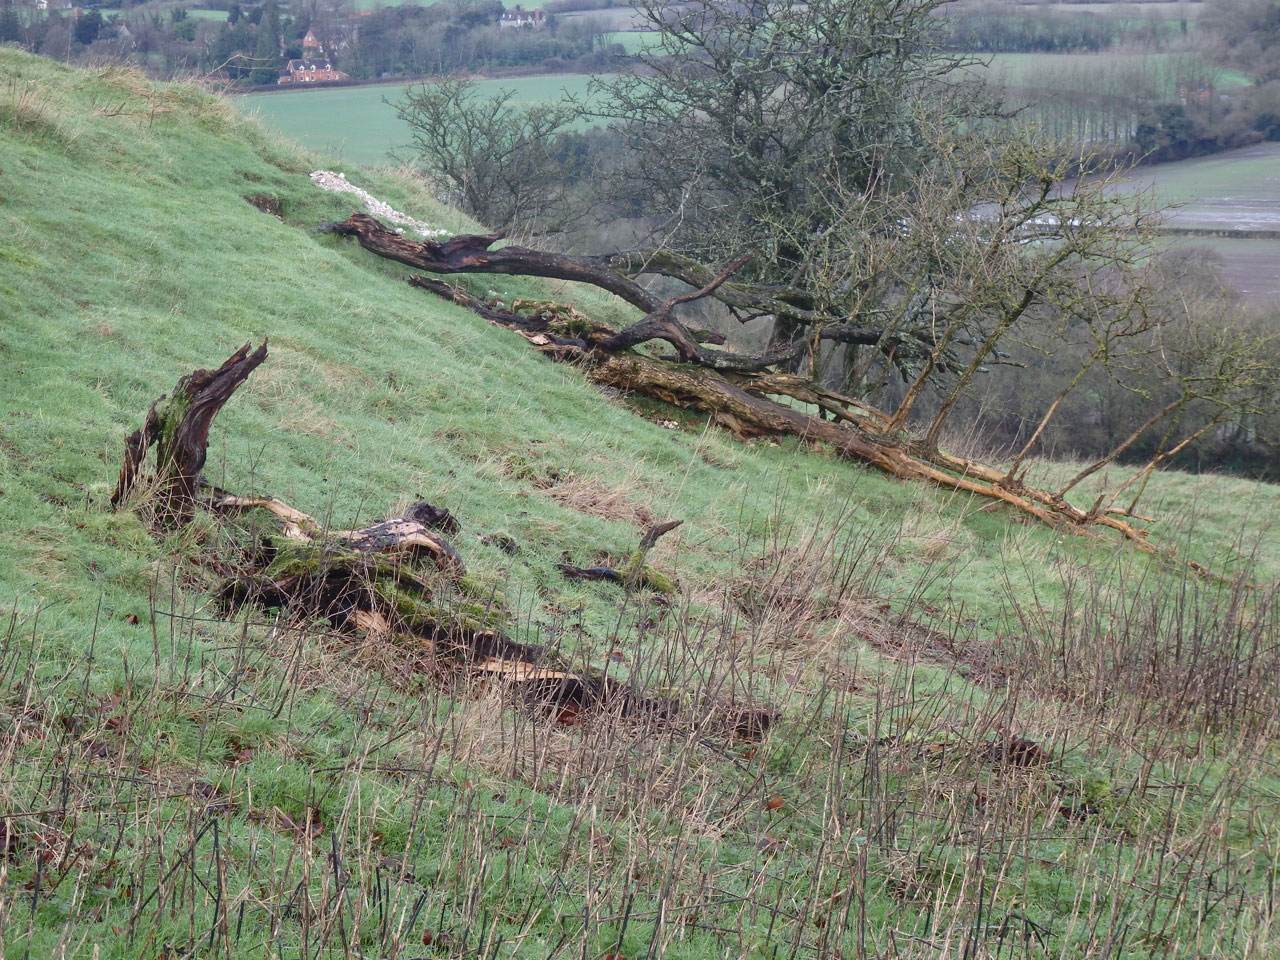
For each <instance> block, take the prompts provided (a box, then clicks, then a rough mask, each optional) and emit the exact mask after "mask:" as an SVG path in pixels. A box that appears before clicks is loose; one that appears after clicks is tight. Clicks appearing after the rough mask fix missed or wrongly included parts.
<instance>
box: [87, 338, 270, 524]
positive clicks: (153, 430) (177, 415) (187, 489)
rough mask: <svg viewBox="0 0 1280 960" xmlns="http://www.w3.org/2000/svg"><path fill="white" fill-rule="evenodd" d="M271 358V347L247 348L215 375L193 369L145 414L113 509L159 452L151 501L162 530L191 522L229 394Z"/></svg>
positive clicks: (127, 448) (131, 443) (131, 439)
mask: <svg viewBox="0 0 1280 960" xmlns="http://www.w3.org/2000/svg"><path fill="white" fill-rule="evenodd" d="M266 358H267V343H266V341H265V340H264V341H263V342H262V345H261V346H260V347H258V348H257V349H256V350H254V351H253V352H252V353H250V352H249V344H247V343H246V344H245V345H244V346H242V347H241V348H240V349H239V350H237V351H236V352H235V353H233V354H232V355H231V356H230V357H228V358H227V359H226V361H225V362H224V363H223V364H222V366H220V367H219V368H218V369H217V370H195V371H193V372H192V373H190V374H188V375H186V376H184V377H182V378H181V379H180V380H179V381H178V384H177V386H176V387H174V390H173V393H172V394H170V395H169V396H168V397H160V398H159V399H158V400H156V401H155V402H154V403H153V404H151V408H150V409H149V410H148V411H147V418H146V421H145V422H144V423H143V425H142V428H141V429H139V430H135V431H134V432H133V433H132V434H131V435H130V436H129V438H128V440H126V441H125V455H124V463H123V464H122V465H121V467H120V476H119V479H118V480H117V481H116V489H115V492H114V493H112V495H111V505H112V506H113V507H118V506H120V504H121V503H123V502H124V501H125V499H126V498H127V497H128V496H129V494H130V493H131V492H132V490H133V489H134V487H135V485H136V483H137V479H138V474H139V471H140V470H141V469H142V464H143V461H144V460H145V459H146V455H147V451H148V450H149V449H150V448H151V447H152V446H155V448H156V477H155V488H154V491H153V492H152V494H151V496H152V499H153V500H154V501H155V506H156V517H157V519H158V520H159V522H160V523H161V524H162V525H164V526H181V525H182V524H185V523H187V522H188V521H189V520H190V519H191V515H192V510H193V508H194V506H195V493H196V486H197V485H198V483H199V480H200V471H201V470H203V469H204V464H205V458H206V456H207V454H208V448H209V428H210V426H212V424H213V419H214V417H216V416H217V415H218V411H220V410H221V409H222V407H223V405H224V404H226V402H227V401H228V400H230V399H231V395H232V394H233V393H235V392H236V390H237V389H239V387H240V385H241V384H242V383H244V382H245V380H246V379H248V377H249V374H251V373H252V372H253V371H254V370H256V369H257V368H258V366H259V365H260V364H261V363H262V361H264V360H265V359H266Z"/></svg>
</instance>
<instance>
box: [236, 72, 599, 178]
mask: <svg viewBox="0 0 1280 960" xmlns="http://www.w3.org/2000/svg"><path fill="white" fill-rule="evenodd" d="M590 81H591V77H590V76H588V75H587V74H581V73H571V74H555V75H551V76H537V77H509V78H506V79H502V80H482V81H480V86H481V89H482V90H484V91H486V92H492V93H497V92H498V91H499V90H515V91H516V92H517V96H518V100H519V101H523V102H526V103H532V102H535V101H545V100H557V99H559V98H560V97H561V96H562V95H563V94H564V93H565V92H568V93H570V94H573V95H576V96H586V94H587V84H588V83H589V82H590ZM403 93H404V86H403V85H402V84H394V83H387V84H375V85H371V86H360V87H329V88H327V89H322V90H299V91H297V92H292V91H291V92H289V93H261V94H248V95H245V96H240V97H236V98H234V99H235V101H236V103H237V105H238V106H239V107H240V109H241V110H242V111H243V112H245V113H248V114H250V115H254V114H256V115H257V116H258V117H260V118H261V120H262V122H263V123H264V124H265V125H266V126H267V127H269V128H270V129H272V130H276V131H278V132H280V133H282V134H284V135H285V136H286V137H289V138H290V139H293V140H297V141H299V142H300V143H302V144H304V145H305V146H307V147H310V148H311V149H313V150H316V151H319V152H321V153H325V154H328V155H331V156H334V157H338V158H340V159H342V160H344V161H346V162H348V163H360V164H385V163H387V162H388V159H387V158H388V154H389V153H390V152H391V151H393V150H402V149H403V148H404V147H405V145H406V144H407V143H408V142H409V134H408V131H407V130H406V129H405V126H404V124H403V123H402V122H401V121H400V118H399V117H397V116H396V109H395V107H394V106H392V104H391V103H385V102H384V100H390V101H392V103H394V102H395V101H396V100H399V99H400V98H401V96H402V95H403Z"/></svg>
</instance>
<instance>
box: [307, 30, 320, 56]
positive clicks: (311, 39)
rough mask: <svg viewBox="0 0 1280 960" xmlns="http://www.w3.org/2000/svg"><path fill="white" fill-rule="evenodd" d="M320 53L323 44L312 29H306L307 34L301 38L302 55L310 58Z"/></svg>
mask: <svg viewBox="0 0 1280 960" xmlns="http://www.w3.org/2000/svg"><path fill="white" fill-rule="evenodd" d="M320 53H324V44H322V43H321V42H320V40H319V39H318V38H317V37H316V34H315V31H314V30H308V31H307V35H306V36H305V37H303V38H302V55H303V56H304V57H307V58H311V57H314V56H315V55H316V54H320Z"/></svg>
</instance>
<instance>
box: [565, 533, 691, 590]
mask: <svg viewBox="0 0 1280 960" xmlns="http://www.w3.org/2000/svg"><path fill="white" fill-rule="evenodd" d="M682 523H684V521H683V520H669V521H667V522H666V523H659V524H657V525H655V526H652V527H650V528H649V529H648V530H646V531H645V533H644V536H643V537H641V538H640V546H639V547H637V548H636V550H635V552H634V553H633V554H631V556H630V557H628V558H627V562H626V563H625V564H623V566H622V568H621V569H617V568H614V567H607V566H595V567H575V566H574V565H573V564H571V563H557V564H556V569H557V570H559V571H560V572H561V573H562V574H564V575H565V576H566V577H568V578H569V579H571V580H609V581H611V582H613V583H620V584H622V585H623V586H624V587H626V588H627V590H628V591H631V590H637V589H640V588H642V587H643V588H647V589H649V590H654V591H656V592H658V593H674V592H675V589H676V585H675V581H673V580H672V579H671V578H670V577H668V576H667V575H666V574H665V573H663V572H662V571H661V570H658V569H657V568H656V567H652V566H650V565H649V564H647V563H646V562H645V558H646V557H648V555H649V551H650V550H652V549H653V546H654V544H656V543H657V542H658V539H659V538H660V537H663V536H665V535H666V534H668V533H670V532H671V531H672V530H674V529H675V528H676V527H678V526H680V525H681V524H682Z"/></svg>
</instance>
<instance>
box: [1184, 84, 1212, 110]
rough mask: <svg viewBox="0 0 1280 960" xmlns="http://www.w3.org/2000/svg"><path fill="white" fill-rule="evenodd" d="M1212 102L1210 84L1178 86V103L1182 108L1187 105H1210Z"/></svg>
mask: <svg viewBox="0 0 1280 960" xmlns="http://www.w3.org/2000/svg"><path fill="white" fill-rule="evenodd" d="M1212 101H1213V84H1212V83H1182V84H1179V85H1178V102H1179V103H1181V104H1183V105H1184V106H1185V105H1186V104H1188V103H1211V102H1212Z"/></svg>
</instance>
